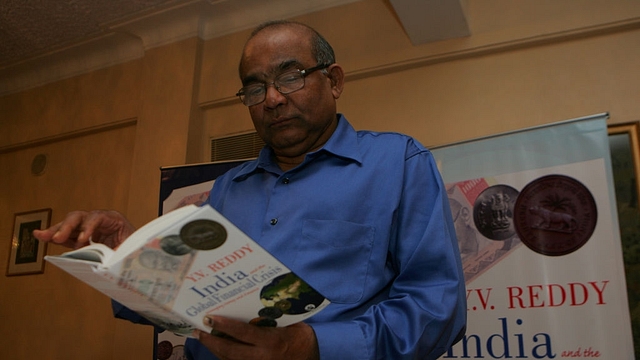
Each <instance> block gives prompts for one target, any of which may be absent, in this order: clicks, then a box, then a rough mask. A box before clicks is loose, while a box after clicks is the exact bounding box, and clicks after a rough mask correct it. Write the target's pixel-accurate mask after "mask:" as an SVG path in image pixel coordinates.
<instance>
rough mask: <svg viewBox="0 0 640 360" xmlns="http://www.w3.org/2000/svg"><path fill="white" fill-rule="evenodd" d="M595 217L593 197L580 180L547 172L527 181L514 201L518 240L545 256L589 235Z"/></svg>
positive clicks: (577, 243) (574, 246) (575, 244)
mask: <svg viewBox="0 0 640 360" xmlns="http://www.w3.org/2000/svg"><path fill="white" fill-rule="evenodd" d="M597 219H598V208H597V206H596V202H595V199H594V198H593V195H592V194H591V192H590V191H589V189H588V188H587V187H586V186H584V185H583V184H582V183H581V182H580V181H578V180H576V179H574V178H572V177H569V176H566V175H557V174H554V175H547V176H543V177H540V178H537V179H535V180H533V181H531V182H530V183H529V184H527V185H526V186H525V187H524V189H522V191H521V192H520V195H519V197H518V200H517V201H516V205H515V216H514V220H515V221H514V222H515V226H516V231H517V233H518V236H519V237H520V240H522V242H523V243H524V244H525V245H526V246H527V247H529V248H530V249H531V250H533V251H535V252H537V253H539V254H543V255H548V256H560V255H566V254H570V253H572V252H574V251H576V250H578V249H579V248H581V247H582V246H583V245H584V244H585V243H586V242H587V241H588V240H589V238H590V237H591V235H592V234H593V231H594V230H595V227H596V222H597Z"/></svg>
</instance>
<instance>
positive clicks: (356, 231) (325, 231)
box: [296, 219, 375, 304]
mask: <svg viewBox="0 0 640 360" xmlns="http://www.w3.org/2000/svg"><path fill="white" fill-rule="evenodd" d="M374 235H375V228H374V227H373V226H369V225H363V224H357V223H352V222H348V221H340V220H314V219H307V220H304V222H303V225H302V238H303V240H302V242H301V243H300V244H299V248H298V254H299V256H298V257H297V259H296V265H297V266H296V268H300V269H303V271H302V273H304V274H306V276H308V277H309V278H310V279H313V280H311V281H309V283H310V284H311V283H312V286H313V287H314V288H315V289H316V290H317V291H319V292H320V293H321V294H322V295H324V296H325V297H326V298H327V299H329V300H330V301H331V302H334V303H343V304H351V303H356V302H358V301H360V300H361V299H362V296H363V293H364V290H365V286H366V284H367V274H368V271H369V266H370V265H369V263H370V259H371V254H372V248H373V241H374ZM302 273H301V274H300V275H301V276H302V277H303V278H305V275H303V274H302Z"/></svg>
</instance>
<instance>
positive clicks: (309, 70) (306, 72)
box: [236, 63, 334, 106]
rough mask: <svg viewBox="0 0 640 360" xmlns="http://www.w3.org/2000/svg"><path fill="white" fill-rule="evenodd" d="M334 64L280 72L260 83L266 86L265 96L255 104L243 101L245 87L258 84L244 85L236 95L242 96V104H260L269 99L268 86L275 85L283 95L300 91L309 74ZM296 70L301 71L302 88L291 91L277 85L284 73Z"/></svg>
mask: <svg viewBox="0 0 640 360" xmlns="http://www.w3.org/2000/svg"><path fill="white" fill-rule="evenodd" d="M333 64H334V63H330V64H318V65H316V66H312V67H310V68H306V69H303V70H300V69H296V70H291V71H286V72H283V73H281V74H279V75H278V76H276V78H275V79H274V80H273V81H272V82H264V83H262V84H260V85H262V87H263V88H264V98H263V99H262V100H260V101H259V102H257V103H254V104H251V105H247V104H245V102H244V101H243V98H244V96H245V93H244V89H245V88H247V86H254V85H258V84H251V85H247V86H243V87H242V88H240V90H238V92H237V93H236V96H237V97H239V98H240V102H241V103H242V104H244V105H245V106H254V105H258V104H260V103H262V102H264V101H265V100H266V99H267V88H268V87H269V86H271V85H273V87H274V88H275V89H276V90H277V91H278V92H279V93H280V94H282V95H288V94H291V93H294V92H296V91H298V90H302V89H303V88H304V86H305V85H306V82H305V78H306V77H307V76H309V75H311V74H312V73H313V72H315V71H318V70H324V69H326V68H328V67H329V66H331V65H333ZM295 72H297V73H299V74H300V76H301V79H302V86H301V87H300V88H298V89H295V90H292V91H289V92H282V91H281V90H280V86H278V85H276V81H277V80H278V78H280V77H281V76H283V75H286V74H290V73H295Z"/></svg>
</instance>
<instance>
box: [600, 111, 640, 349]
mask: <svg viewBox="0 0 640 360" xmlns="http://www.w3.org/2000/svg"><path fill="white" fill-rule="evenodd" d="M607 130H608V135H609V150H610V152H611V167H612V171H613V182H614V189H615V196H616V205H617V210H618V222H619V226H620V239H621V243H622V256H623V258H624V269H625V277H626V281H627V298H628V301H629V314H630V316H631V327H632V332H633V342H634V352H635V355H636V358H639V359H640V201H639V198H638V197H639V196H640V181H639V180H640V144H639V137H640V123H639V122H631V123H624V124H616V125H609V126H608V129H607Z"/></svg>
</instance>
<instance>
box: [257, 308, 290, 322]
mask: <svg viewBox="0 0 640 360" xmlns="http://www.w3.org/2000/svg"><path fill="white" fill-rule="evenodd" d="M283 313H284V311H282V309H280V308H278V307H277V306H267V307H263V308H262V309H260V311H258V316H260V317H265V318H268V319H277V318H279V317H281V316H282V314H283Z"/></svg>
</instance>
